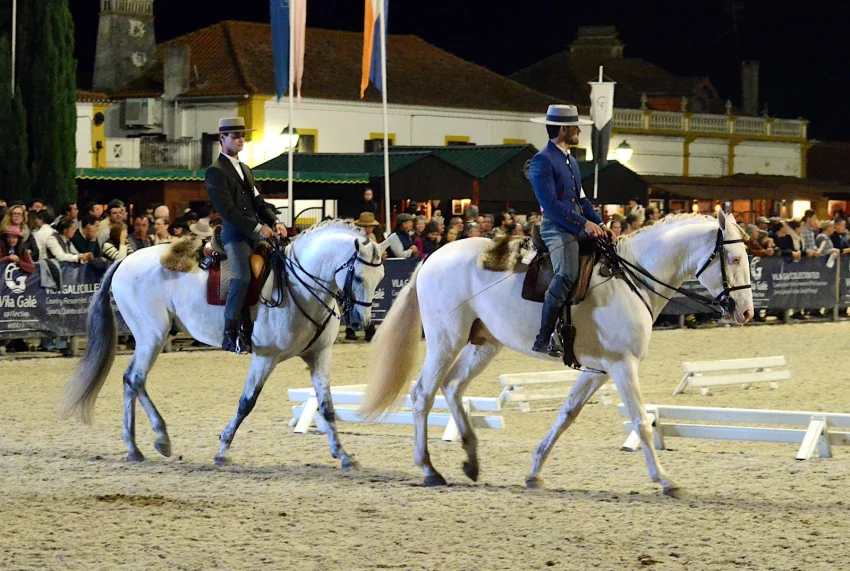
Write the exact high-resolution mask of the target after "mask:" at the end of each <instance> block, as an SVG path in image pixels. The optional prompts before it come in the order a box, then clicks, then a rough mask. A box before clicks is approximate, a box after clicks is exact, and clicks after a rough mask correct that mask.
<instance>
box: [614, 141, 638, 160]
mask: <svg viewBox="0 0 850 571" xmlns="http://www.w3.org/2000/svg"><path fill="white" fill-rule="evenodd" d="M633 152H634V151H632V148H631V146H629V144H628V143H627V142H626V141H623V142H622V143H620V145H619V146H618V147H617V150H615V151H614V153H615V154H616V155H617V160H618V161H620V164H623V163H627V162H629V159H631V158H632V153H633Z"/></svg>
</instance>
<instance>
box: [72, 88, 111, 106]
mask: <svg viewBox="0 0 850 571" xmlns="http://www.w3.org/2000/svg"><path fill="white" fill-rule="evenodd" d="M77 101H79V102H80V103H108V102H109V101H110V99H109V96H108V95H107V94H105V93H99V92H97V91H84V90H82V89H78V90H77Z"/></svg>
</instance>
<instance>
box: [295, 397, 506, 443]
mask: <svg viewBox="0 0 850 571" xmlns="http://www.w3.org/2000/svg"><path fill="white" fill-rule="evenodd" d="M287 393H288V395H289V400H290V401H292V402H296V403H301V404H299V405H296V406H293V407H292V415H293V419H292V420H291V421H290V423H289V426H294V427H295V432H296V433H298V434H304V433H305V432H307V431H308V430H309V428H310V426H311V425H312V423H313V421H315V422H316V427H317V428H318V430H319V431H320V432H325V430H326V427H325V421H324V419H323V418H322V417H321V415H319V414H318V411H319V403H318V400H317V399H316V393H315V392H314V391H313V389H312V387H311V388H304V389H289V391H287ZM365 395H366V385H348V386H341V387H335V388H331V400H332V401H333V403H334V412H335V413H336V418H337V419H338V420H341V421H344V422H372V421H365V420H363V419H362V418H360V416H358V414H357V408H358V407H360V405H362V404H363V400H364V398H365ZM461 406H463V409H464V410H465V411H466V414H467V416H469V419H470V422H471V424H472V427H473V428H494V429H502V428H504V427H505V421H504V419H503V418H502V416H501V415H479V414H474V413H477V412H500V411H501V410H502V401H501V400H500V399H499V398H494V397H463V399H462V401H461ZM412 407H413V401H412V399H411V398H410V395H407V396H406V397H405V399H404V402H403V403H402V405H401V410H397V411H393V412H389V413H387V414H385V415H383V416H382V417H381V418H379V419H377V420H376V421H374V422H376V423H379V424H409V425H412V424H413V411H412V410H404V409H411V408H412ZM434 410H436V411H446V412H431V413H430V414H429V415H428V426H442V427H445V429H446V430H445V432H443V440H445V441H447V442H450V441H453V440H456V439H457V438H458V429H457V424H455V421H454V418H452V415H451V412H450V411H449V405H448V402H447V401H446V397H444V396H442V395H438V396H437V397H435V398H434V406H433V407H432V411H434Z"/></svg>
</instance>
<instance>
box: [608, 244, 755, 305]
mask: <svg viewBox="0 0 850 571" xmlns="http://www.w3.org/2000/svg"><path fill="white" fill-rule="evenodd" d="M597 240H598V241H599V246H600V248H601V249H602V252H603V256H604V257H605V258H607V259H608V263H609V265H610V266H611V267H612V269H613V272H614V273H619V274H620V275H621V277H623V278H624V279H625V281H626V283H627V284H628V285H629V287H630V288H631V290H632V291H633V292H634V293H635V294H636V295H637V296H638V297H640V299H641V301H643V304H644V305H645V306H646V309H647V310H648V311H649V313H650V315H652V309H651V308H650V306H649V303H648V302H647V300H646V299H644V297H643V296H642V295H640V293H639V292H638V290H637V287H635V285H634V284H633V283H632V282H631V281H630V280H629V277H628V276H631V278H632V279H634V280H635V281H636V282H638V283H640V284H641V285H642V286H643V287H645V288H646V289H647V290H649V291H650V292H652V293H654V294H655V295H657V296H659V297H663V298H664V299H666V300H668V301H671V302H673V303H679V302H677V301H676V300H675V299H673V298H672V296H671V297H667V296H666V295H664V294H662V293H661V292H658V291H655V288H653V287H652V286H651V285H649V284H648V283H647V282H646V281H645V280H644V279H643V278H641V277H640V276H639V275H637V274H638V273H639V274H641V275H642V276H645V277H646V278H649V279H650V280H652V281H654V282H655V283H657V284H659V285H661V286H664V287H666V288H668V289H671V290H673V291H675V292H676V293H678V294H680V295H682V296H684V297H687V298H688V299H690V300H692V301H695V302H696V303H698V304H699V305H701V306H703V307H704V308H705V309H708V310H709V311H711V312H712V313H716V314H718V315H720V316H723V317H725V316H727V315H731V314H732V313H733V312H734V311H735V309H736V307H737V303H736V302H735V299H734V298H733V297H732V292H733V291H738V290H742V289H751V288H752V285H750V284H748V285H741V286H734V287H733V286H730V285H729V279H728V278H727V276H726V264H725V263H724V262H723V259H724V258H725V257H726V248H725V247H724V246H726V245H727V244H742V243H743V242H744V240H743V239H738V240H724V239H723V231H722V230H721V229H719V228H718V229H717V240H716V242H715V245H714V250H712V252H711V254H710V255H709V257H708V260H706V261H705V263H704V264H703V265H702V266H701V267H700V269H699V270H698V271H697V273H696V277H697V278H699V276H700V275H701V274H702V273H703V272H704V271H705V270H706V269H708V267H709V266H710V265H711V264H712V262H714V261H715V260H716V259H718V258H719V260H720V275H721V278H722V282H721V284H722V285H723V291H721V292H720V293H719V294H717V296H716V297H714V298H710V297H706V296H704V295H700V294H698V293H695V292H692V291H688V290H686V289H683V288H681V287H673V286H671V285H669V284H666V283H664V282H662V281H661V280H659V279H658V278H656V277H655V276H653V275H652V274H650V273H649V272H647V271H646V270H644V269H643V268H641V267H640V266H637V265H635V264H633V263H631V262H630V261H628V260H626V259H625V258H623V257H622V256H620V255H619V254H618V253H617V252H616V249H615V246H614V243H613V242H611V241H610V240H608V239H607V238H597ZM626 274H628V276H627V275H626ZM680 305H682V304H680ZM654 317H655V316H654V315H653V318H654Z"/></svg>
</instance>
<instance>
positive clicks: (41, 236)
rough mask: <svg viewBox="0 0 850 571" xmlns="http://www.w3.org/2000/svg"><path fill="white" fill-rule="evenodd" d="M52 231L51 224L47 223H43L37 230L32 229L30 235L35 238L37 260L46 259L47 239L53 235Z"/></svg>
mask: <svg viewBox="0 0 850 571" xmlns="http://www.w3.org/2000/svg"><path fill="white" fill-rule="evenodd" d="M54 232H56V231H55V230H54V229H53V226H50V225H49V224H44V225H43V226H42V227H41V228H39V229H38V230H33V233H32V236H33V238H34V239H35V245H36V246H38V259H39V260H46V259H47V239H48V238H50V237H51V236H53V233H54Z"/></svg>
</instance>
